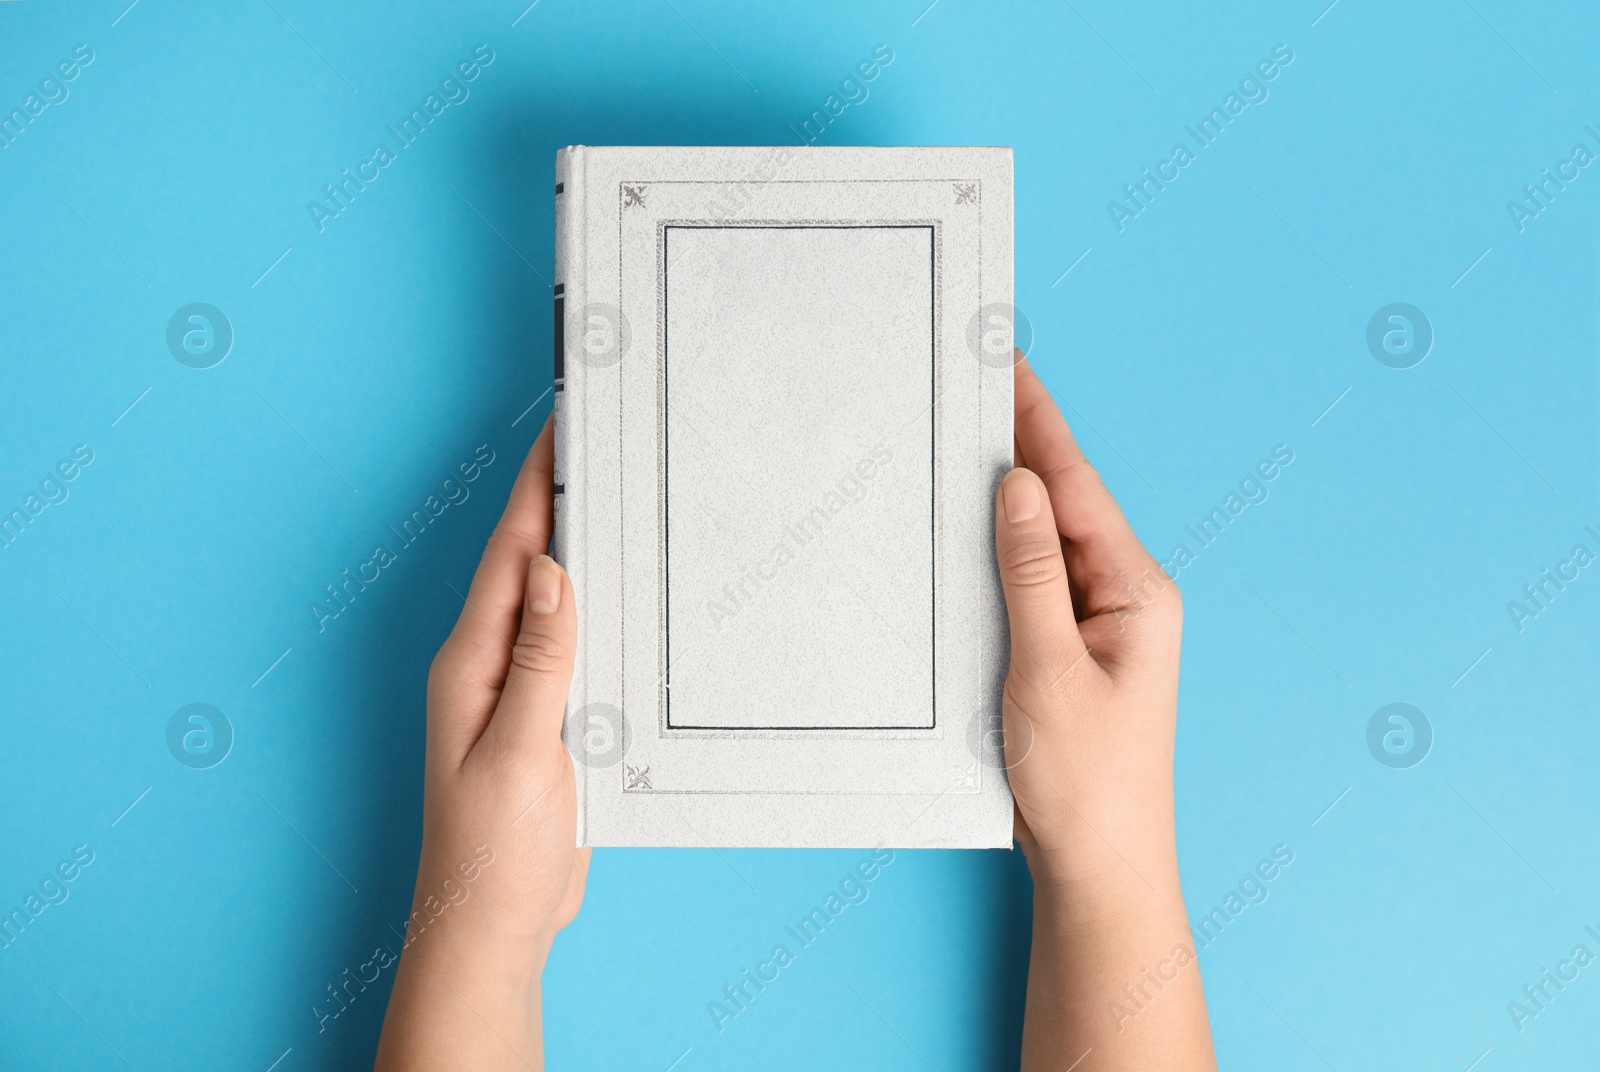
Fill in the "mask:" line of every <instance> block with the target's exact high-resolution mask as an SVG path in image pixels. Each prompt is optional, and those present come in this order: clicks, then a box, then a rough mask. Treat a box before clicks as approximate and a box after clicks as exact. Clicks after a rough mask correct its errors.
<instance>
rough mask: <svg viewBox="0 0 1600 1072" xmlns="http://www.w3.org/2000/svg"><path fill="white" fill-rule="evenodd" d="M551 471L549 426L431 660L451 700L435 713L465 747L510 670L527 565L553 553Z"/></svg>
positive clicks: (438, 683)
mask: <svg viewBox="0 0 1600 1072" xmlns="http://www.w3.org/2000/svg"><path fill="white" fill-rule="evenodd" d="M554 466H555V452H554V440H553V436H552V432H551V424H550V420H549V419H548V418H546V420H545V424H544V430H543V431H541V432H540V433H539V437H538V438H537V439H536V440H534V443H533V449H532V450H530V451H529V452H528V457H527V460H526V461H524V462H523V465H522V471H521V472H520V473H518V474H517V480H516V483H515V484H514V485H513V486H512V488H511V497H510V499H509V500H508V501H507V502H506V508H505V512H504V513H503V514H502V515H501V517H500V521H499V523H498V524H497V525H496V526H495V529H494V533H493V534H492V535H491V536H490V537H489V543H488V546H487V547H485V548H484V552H483V559H482V561H480V562H479V563H478V570H477V572H476V573H475V574H473V577H472V585H471V587H469V588H468V589H467V595H466V602H465V605H464V606H463V607H462V608H461V616H460V617H459V618H458V619H457V620H456V624H455V628H454V629H453V630H451V633H450V636H449V638H448V639H446V640H445V642H444V646H443V647H441V648H440V649H439V655H438V658H436V659H435V660H434V670H435V676H436V678H437V679H438V680H437V681H436V682H435V685H436V687H440V688H443V689H445V690H446V692H447V695H448V702H447V703H444V704H441V705H438V706H439V708H440V709H441V710H442V711H443V712H445V713H447V714H449V715H450V716H451V717H452V718H453V719H454V720H456V721H457V722H458V725H457V727H456V729H458V730H459V735H460V736H461V737H462V738H464V739H465V741H466V742H467V743H468V745H469V746H470V742H471V741H475V740H477V738H478V737H479V736H480V735H481V734H482V733H483V727H484V725H485V723H487V722H488V719H489V716H490V714H491V713H492V712H493V711H494V705H495V703H496V702H497V701H498V700H499V698H500V688H501V686H502V685H503V684H504V682H505V677H506V670H507V668H508V667H509V666H510V665H511V646H512V644H513V643H514V641H515V639H516V635H517V623H518V621H519V620H520V617H521V613H522V602H523V592H524V589H525V587H526V585H527V577H528V563H529V562H531V561H532V560H533V558H534V556H536V555H542V554H544V553H545V551H546V550H548V549H549V546H550V529H551V524H552V521H551V518H552V515H551V495H552V487H553V485H552V481H553V479H554V475H553V474H554Z"/></svg>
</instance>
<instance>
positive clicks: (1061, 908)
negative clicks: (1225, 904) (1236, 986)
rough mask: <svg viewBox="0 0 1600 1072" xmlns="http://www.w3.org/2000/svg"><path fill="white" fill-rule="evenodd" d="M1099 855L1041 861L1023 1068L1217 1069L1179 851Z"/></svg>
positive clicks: (1099, 1071)
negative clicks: (1069, 863)
mask: <svg viewBox="0 0 1600 1072" xmlns="http://www.w3.org/2000/svg"><path fill="white" fill-rule="evenodd" d="M1096 855H1097V856H1098V857H1099V858H1098V859H1094V860H1090V861H1081V860H1080V861H1075V864H1076V866H1075V867H1074V868H1073V869H1072V871H1070V872H1068V873H1050V872H1049V871H1048V870H1047V869H1046V868H1044V867H1036V868H1035V871H1036V874H1035V892H1034V917H1033V948H1032V959H1031V961H1030V963H1029V968H1028V998H1027V1014H1026V1021H1025V1026H1024V1028H1023V1040H1022V1067H1023V1068H1024V1069H1025V1070H1027V1072H1045V1070H1049V1072H1064V1070H1066V1069H1068V1068H1072V1067H1073V1066H1074V1062H1076V1061H1079V1060H1083V1063H1082V1064H1081V1065H1079V1066H1077V1069H1078V1072H1091V1070H1092V1072H1117V1070H1121V1069H1141V1070H1144V1069H1150V1068H1161V1069H1163V1070H1174V1072H1191V1070H1192V1072H1202V1070H1211V1069H1215V1067H1216V1064H1215V1059H1214V1057H1213V1055H1212V1045H1211V1029H1210V1025H1209V1022H1208V1020H1207V1016H1206V1006H1205V991H1204V989H1203V987H1202V984H1201V980H1200V966H1199V963H1198V961H1196V960H1195V956H1194V944H1193V941H1192V940H1191V938H1190V935H1189V929H1188V922H1187V919H1186V917H1185V910H1184V904H1183V895H1182V891H1181V889H1180V887H1179V882H1178V867H1177V855H1176V853H1175V852H1172V851H1170V850H1166V849H1159V850H1157V851H1154V852H1151V853H1142V854H1139V855H1137V856H1135V858H1134V859H1132V860H1130V859H1127V858H1124V857H1121V856H1118V855H1117V854H1116V853H1115V851H1114V850H1111V849H1110V847H1109V846H1106V845H1104V843H1101V845H1100V847H1099V850H1098V852H1097V853H1096ZM1090 1054H1092V1057H1089V1058H1088V1059H1084V1058H1085V1056H1086V1055H1090Z"/></svg>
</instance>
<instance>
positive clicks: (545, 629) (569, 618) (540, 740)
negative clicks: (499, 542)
mask: <svg viewBox="0 0 1600 1072" xmlns="http://www.w3.org/2000/svg"><path fill="white" fill-rule="evenodd" d="M577 637H578V616H577V610H576V607H575V606H574V601H573V593H572V582H571V581H570V580H569V579H568V578H567V573H566V571H565V570H563V569H562V568H561V567H560V566H558V565H556V562H555V559H553V558H551V557H550V556H549V555H536V556H535V557H534V559H533V561H531V562H529V563H528V581H527V586H526V589H525V591H524V594H523V599H522V624H521V626H520V628H519V629H518V631H517V642H516V643H515V644H513V645H512V646H511V667H510V669H509V670H508V671H507V672H506V683H505V687H504V688H503V689H502V690H501V693H500V702H499V704H497V705H496V707H495V711H494V717H493V718H492V719H491V720H490V722H489V728H488V729H487V730H485V731H484V738H485V739H491V738H492V739H494V741H493V744H494V747H496V748H504V749H505V750H507V751H509V752H511V753H512V754H529V753H532V752H536V751H538V750H539V749H541V748H544V747H554V746H556V745H558V744H559V742H560V739H561V719H562V716H563V714H564V713H565V711H566V707H567V687H568V686H569V685H571V684H572V660H573V655H574V653H575V651H576V649H577Z"/></svg>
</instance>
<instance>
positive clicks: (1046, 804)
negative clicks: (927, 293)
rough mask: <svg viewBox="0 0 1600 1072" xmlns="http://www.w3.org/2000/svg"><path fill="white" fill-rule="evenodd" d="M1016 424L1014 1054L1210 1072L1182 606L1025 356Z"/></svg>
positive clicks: (1009, 589)
mask: <svg viewBox="0 0 1600 1072" xmlns="http://www.w3.org/2000/svg"><path fill="white" fill-rule="evenodd" d="M1015 428H1016V433H1015V434H1016V464H1017V468H1016V469H1014V470H1012V471H1011V472H1010V473H1008V474H1007V475H1006V477H1005V479H1004V480H1003V481H1001V484H1000V490H999V492H998V494H997V495H996V499H995V553H996V556H997V559H998V561H999V565H1000V581H1001V585H1002V586H1003V587H1004V589H1005V596H1006V612H1007V615H1008V617H1009V619H1010V627H1011V662H1010V667H1009V669H1008V672H1007V674H1006V684H1005V690H1004V692H1003V693H1002V697H1001V716H1002V720H1003V724H1004V728H1005V750H1006V763H1007V766H1008V768H1009V774H1010V778H1011V791H1012V793H1013V795H1014V796H1015V797H1016V811H1017V814H1016V838H1017V841H1018V842H1019V843H1020V844H1021V845H1022V851H1023V852H1024V853H1025V854H1026V855H1027V858H1028V870H1029V871H1030V873H1031V874H1032V876H1033V888H1034V895H1033V946H1032V954H1031V959H1030V960H1029V964H1028V998H1027V1010H1026V1013H1025V1015H1024V1019H1023V1029H1022V1067H1023V1068H1024V1069H1025V1070H1028V1072H1044V1070H1046V1069H1049V1070H1055V1072H1060V1070H1062V1069H1066V1068H1069V1067H1073V1066H1074V1063H1075V1062H1079V1061H1081V1062H1082V1063H1081V1064H1078V1065H1077V1066H1076V1067H1077V1068H1078V1069H1080V1070H1081V1072H1114V1070H1121V1069H1152V1068H1159V1069H1162V1070H1163V1072H1190V1070H1195V1072H1198V1070H1209V1069H1214V1068H1216V1059H1215V1057H1214V1055H1213V1050H1212V1045H1211V1027H1210V1023H1209V1020H1208V1018H1207V1016H1206V1004H1205V991H1204V988H1203V987H1202V985H1201V981H1200V966H1199V964H1198V962H1197V961H1195V959H1194V946H1193V941H1192V939H1191V938H1190V936H1189V927H1188V920H1187V915H1186V913H1185V910H1184V904H1183V891H1182V890H1181V889H1180V887H1179V883H1178V852H1177V838H1176V832H1175V829H1174V822H1173V796H1172V755H1173V738H1174V735H1175V732H1176V728H1177V711H1178V650H1179V641H1180V639H1181V636H1182V632H1183V602H1182V600H1181V599H1180V597H1179V595H1178V588H1177V585H1176V584H1174V583H1173V582H1172V580H1171V579H1170V578H1169V577H1168V576H1167V575H1166V573H1165V572H1163V571H1162V569H1161V567H1160V566H1159V565H1157V563H1156V561H1155V559H1153V558H1151V557H1150V554H1149V552H1147V551H1146V550H1145V549H1144V547H1143V546H1142V545H1141V544H1140V543H1139V540H1138V538H1137V537H1136V536H1135V535H1134V533H1133V530H1132V528H1130V527H1129V525H1128V522H1127V519H1126V518H1124V517H1123V514H1122V511H1121V510H1120V509H1119V508H1118V506H1117V504H1116V501H1115V500H1114V499H1113V498H1112V497H1111V493H1110V492H1109V491H1108V490H1107V489H1106V486H1105V484H1104V483H1103V482H1102V481H1101V479H1100V476H1099V474H1098V473H1096V472H1095V469H1094V467H1093V466H1092V465H1090V464H1089V462H1088V460H1087V459H1086V458H1085V457H1084V455H1083V451H1082V450H1080V449H1079V448H1078V445H1077V443H1076V441H1074V439H1073V438H1072V433H1071V431H1070V430H1069V429H1068V428H1067V423H1066V421H1065V420H1063V419H1062V416H1061V411H1060V410H1059V409H1057V408H1056V404H1055V402H1054V401H1053V400H1052V399H1051V398H1050V394H1049V392H1048V391H1047V390H1046V389H1045V387H1044V385H1043V384H1042V383H1040V382H1039V378H1038V377H1037V376H1036V375H1035V374H1034V372H1033V370H1032V369H1031V368H1030V367H1029V366H1028V365H1027V363H1026V362H1025V361H1024V360H1022V355H1021V353H1020V352H1019V353H1018V354H1017V368H1016V424H1015ZM1147 970H1148V972H1149V975H1146V974H1145V973H1146V971H1147ZM1169 976H1170V978H1169ZM1124 988H1127V989H1124Z"/></svg>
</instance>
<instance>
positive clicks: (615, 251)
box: [554, 146, 1013, 848]
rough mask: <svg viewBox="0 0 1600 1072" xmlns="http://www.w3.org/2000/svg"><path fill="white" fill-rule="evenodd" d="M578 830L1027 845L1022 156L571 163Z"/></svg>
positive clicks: (742, 840)
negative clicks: (1003, 490)
mask: <svg viewBox="0 0 1600 1072" xmlns="http://www.w3.org/2000/svg"><path fill="white" fill-rule="evenodd" d="M555 189H556V195H555V202H556V276H555V280H556V283H555V287H554V290H555V314H556V315H555V391H556V396H555V397H556V406H555V429H556V432H555V436H556V493H557V494H556V536H555V555H556V557H557V559H558V560H559V561H561V562H562V564H563V565H564V566H565V567H566V568H567V570H568V571H569V573H570V574H571V576H572V580H573V585H574V588H575V591H576V593H577V604H578V626H579V643H578V658H577V665H576V669H575V672H574V678H573V685H572V691H571V694H570V696H569V699H568V708H567V716H566V722H565V725H564V739H565V740H566V743H567V747H568V748H569V750H570V751H571V752H572V756H573V764H574V769H575V771H576V772H577V779H578V782H577V784H578V816H579V818H578V840H579V844H580V845H676V846H704V845H712V846H797V847H800V846H804V847H847V846H863V847H880V846H888V847H897V848H898V847H908V848H915V847H946V848H950V847H973V848H976V847H1002V846H1009V845H1010V844H1011V826H1012V802H1011V794H1010V790H1009V788H1008V786H1007V783H1006V776H1005V769H1004V759H1003V757H1002V754H1001V751H1000V748H999V705H1000V692H1001V686H1002V684H1003V680H1004V674H1005V666H1006V658H1007V648H1006V635H1005V614H1004V605H1003V602H1002V596H1001V592H1000V585H999V578H998V573H997V571H996V567H995V564H994V527H993V525H994V523H993V503H994V494H995V489H996V487H997V486H998V482H999V480H1000V479H1001V477H1003V476H1004V475H1005V473H1006V472H1007V470H1009V468H1010V467H1011V462H1012V361H1011V342H1012V339H1011V330H1012V315H1013V311H1012V306H1011V300H1012V208H1011V203H1012V172H1011V151H1010V150H1009V149H1004V148H814V147H808V148H801V147H779V148H760V147H755V148H689V147H648V148H646V147H640V148H596V147H584V146H574V147H571V148H568V149H565V150H562V151H561V152H560V153H559V154H558V156H557V161H556V188H555Z"/></svg>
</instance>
